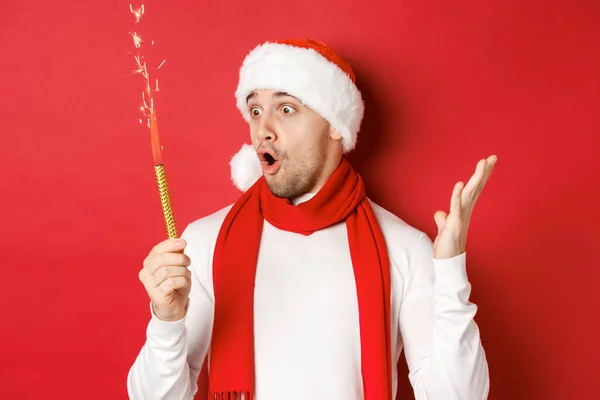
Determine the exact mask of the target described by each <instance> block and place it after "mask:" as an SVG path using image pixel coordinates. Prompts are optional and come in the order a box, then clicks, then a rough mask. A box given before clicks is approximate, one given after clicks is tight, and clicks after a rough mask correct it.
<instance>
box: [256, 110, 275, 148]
mask: <svg viewBox="0 0 600 400" xmlns="http://www.w3.org/2000/svg"><path fill="white" fill-rule="evenodd" d="M258 139H259V140H260V141H261V142H274V141H275V140H277V135H276V134H275V128H274V117H273V116H272V115H271V113H270V112H267V111H265V112H263V114H262V116H261V119H260V123H259V125H258Z"/></svg>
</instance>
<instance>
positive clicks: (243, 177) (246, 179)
mask: <svg viewBox="0 0 600 400" xmlns="http://www.w3.org/2000/svg"><path fill="white" fill-rule="evenodd" d="M229 165H230V166H231V180H232V181H233V184H234V185H235V187H237V188H238V189H240V190H241V191H242V192H245V191H246V190H248V189H250V187H251V186H252V185H254V183H255V182H256V181H257V180H258V179H259V178H260V177H261V176H262V167H261V165H260V160H259V159H258V157H257V156H256V151H255V150H254V147H252V145H249V144H244V145H243V146H242V148H241V149H240V150H239V151H238V152H237V153H236V154H235V155H234V156H233V157H232V158H231V161H230V162H229Z"/></svg>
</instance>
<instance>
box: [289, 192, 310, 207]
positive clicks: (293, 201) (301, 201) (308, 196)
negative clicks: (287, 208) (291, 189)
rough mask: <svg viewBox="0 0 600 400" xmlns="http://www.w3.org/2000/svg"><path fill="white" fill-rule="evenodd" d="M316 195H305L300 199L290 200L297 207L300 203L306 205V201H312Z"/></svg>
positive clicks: (299, 197)
mask: <svg viewBox="0 0 600 400" xmlns="http://www.w3.org/2000/svg"><path fill="white" fill-rule="evenodd" d="M315 194H316V193H304V194H301V195H300V196H298V197H294V198H293V199H290V202H291V203H292V204H293V205H295V206H297V205H298V204H300V203H304V202H305V201H308V200H310V199H312V198H313V197H314V196H315Z"/></svg>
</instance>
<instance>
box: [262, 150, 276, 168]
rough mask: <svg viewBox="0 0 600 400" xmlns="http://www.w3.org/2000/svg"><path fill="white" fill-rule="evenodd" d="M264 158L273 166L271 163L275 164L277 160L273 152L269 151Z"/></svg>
mask: <svg viewBox="0 0 600 400" xmlns="http://www.w3.org/2000/svg"><path fill="white" fill-rule="evenodd" d="M263 158H264V160H265V161H266V162H267V164H268V165H269V166H271V165H273V164H275V161H276V160H275V157H273V156H272V155H271V154H269V153H265V154H264V155H263Z"/></svg>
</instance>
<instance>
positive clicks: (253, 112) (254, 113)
mask: <svg viewBox="0 0 600 400" xmlns="http://www.w3.org/2000/svg"><path fill="white" fill-rule="evenodd" d="M260 113H261V110H260V109H259V108H258V107H252V108H251V109H250V115H251V116H253V117H258V116H259V115H260Z"/></svg>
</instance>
